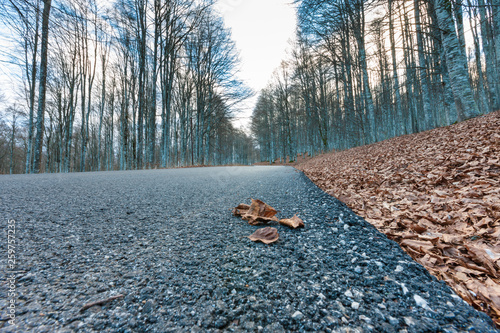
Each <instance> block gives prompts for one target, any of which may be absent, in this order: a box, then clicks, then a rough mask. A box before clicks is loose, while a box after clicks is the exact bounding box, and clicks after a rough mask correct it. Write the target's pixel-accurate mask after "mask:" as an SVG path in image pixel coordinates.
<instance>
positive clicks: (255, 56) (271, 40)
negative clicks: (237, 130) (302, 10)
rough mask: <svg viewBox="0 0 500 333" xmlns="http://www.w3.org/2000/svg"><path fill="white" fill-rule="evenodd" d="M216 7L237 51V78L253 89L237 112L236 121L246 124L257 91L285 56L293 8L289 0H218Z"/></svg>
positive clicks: (291, 35) (291, 31)
mask: <svg viewBox="0 0 500 333" xmlns="http://www.w3.org/2000/svg"><path fill="white" fill-rule="evenodd" d="M217 8H218V10H219V11H220V12H221V14H222V15H223V17H224V21H225V24H226V27H228V28H230V29H231V31H232V38H233V40H234V41H235V43H236V47H237V48H238V50H239V52H240V60H241V65H240V72H239V74H238V75H239V78H240V79H241V80H243V82H245V84H246V85H247V86H248V87H250V88H251V89H252V90H254V91H255V93H256V95H255V96H254V97H253V98H251V99H249V100H247V101H246V103H245V104H244V105H241V106H240V109H241V112H240V113H239V114H238V115H237V117H238V118H237V119H236V122H235V123H236V125H237V126H240V127H241V126H244V127H246V126H248V125H249V121H250V118H249V117H250V116H251V114H252V111H253V108H254V106H255V104H256V102H257V96H258V93H259V92H260V90H261V89H263V88H265V87H266V85H267V84H268V82H269V81H270V79H271V77H272V74H273V72H274V70H275V69H276V68H278V67H279V65H280V63H281V60H283V59H286V58H287V53H286V52H287V50H289V49H290V47H289V41H291V40H293V39H294V37H295V28H296V25H297V24H296V16H295V9H294V6H293V4H292V0H219V2H218V4H217Z"/></svg>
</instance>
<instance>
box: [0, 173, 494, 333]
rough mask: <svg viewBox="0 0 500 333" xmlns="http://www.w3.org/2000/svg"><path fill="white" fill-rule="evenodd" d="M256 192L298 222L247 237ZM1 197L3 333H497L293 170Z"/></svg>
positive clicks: (25, 179) (4, 188)
mask: <svg viewBox="0 0 500 333" xmlns="http://www.w3.org/2000/svg"><path fill="white" fill-rule="evenodd" d="M250 198H257V199H261V200H263V201H264V202H266V203H268V204H269V205H271V206H272V207H274V208H276V209H277V210H279V211H280V212H279V213H278V216H279V217H280V218H285V217H291V216H293V215H294V214H295V213H297V214H298V216H299V217H301V218H302V219H303V220H304V222H305V224H306V227H305V228H304V229H298V230H291V229H288V228H287V227H284V226H279V225H276V226H275V227H276V228H277V229H278V232H279V235H280V239H279V241H278V242H277V243H274V244H272V245H264V244H262V243H254V242H252V241H250V240H249V239H248V238H246V236H248V235H250V234H252V233H253V232H254V231H255V230H256V229H257V228H259V227H254V226H250V225H249V224H248V223H246V222H245V221H243V220H242V219H240V218H237V217H234V216H232V214H231V209H232V208H233V207H235V206H236V205H238V204H239V203H250ZM0 200H1V205H0V212H1V218H2V229H3V230H2V233H3V239H2V241H1V252H2V253H3V257H2V260H1V264H2V266H1V268H2V272H3V273H4V277H5V276H7V272H8V268H7V267H6V265H7V260H6V259H7V236H6V235H7V222H8V220H10V219H14V220H15V221H16V223H15V224H16V237H17V243H16V245H17V247H18V249H17V250H18V252H17V253H16V256H17V267H16V269H17V270H19V271H22V272H20V273H17V274H16V282H15V284H16V293H17V295H16V298H15V300H16V319H15V321H16V326H12V325H10V324H9V323H8V322H7V319H8V318H7V317H6V315H7V312H6V309H7V306H8V305H9V298H8V284H7V282H6V278H2V285H1V290H0V306H1V308H2V313H1V317H0V327H1V328H0V332H30V331H31V332H72V331H77V332H217V331H228V332H232V331H234V332H252V331H255V332H273V333H274V332H288V331H300V332H305V331H318V332H321V331H324V332H332V331H333V332H369V331H373V332H464V331H474V332H497V330H496V329H495V328H494V327H493V324H492V321H491V319H490V318H489V317H487V316H486V315H485V314H483V313H480V312H478V311H476V310H474V309H473V308H472V307H470V306H469V305H467V304H466V303H465V302H464V301H462V299H460V298H459V297H458V296H456V295H455V294H454V292H453V291H452V290H451V289H450V288H449V287H448V286H447V285H446V284H444V283H443V282H438V281H437V280H436V279H435V278H434V277H432V276H431V275H430V274H429V273H428V272H427V271H426V270H425V269H424V268H423V267H422V266H421V265H419V264H417V263H416V262H414V261H413V260H412V259H411V258H410V257H409V256H408V255H407V254H406V253H405V252H403V251H402V250H401V249H400V248H399V246H398V245H397V244H396V243H395V242H393V241H391V240H389V239H387V237H386V236H384V235H383V234H381V233H379V232H378V231H377V230H376V229H375V228H374V227H373V226H371V225H370V224H368V223H367V222H365V221H364V220H363V219H362V218H360V217H358V216H356V215H355V214H354V213H352V212H351V211H350V210H349V209H348V208H347V207H346V206H345V205H344V204H342V203H341V202H339V201H337V200H336V199H334V198H332V197H330V196H329V195H327V194H325V193H324V192H322V191H321V190H320V189H318V188H317V187H316V186H315V185H314V184H312V183H311V182H310V181H309V180H308V179H307V178H306V177H305V176H304V175H303V174H302V173H300V172H298V171H296V170H295V169H293V168H290V167H265V166H259V167H222V168H199V169H176V170H152V171H130V172H111V173H75V174H57V175H49V174H43V175H31V176H27V175H19V176H1V177H0ZM120 294H121V295H124V297H123V298H120V299H116V300H113V301H110V302H108V303H105V304H102V305H96V306H93V307H91V308H89V309H87V310H85V311H80V310H81V309H82V307H83V306H84V305H86V304H88V303H91V302H95V301H100V300H104V299H107V298H109V297H112V296H116V295H120Z"/></svg>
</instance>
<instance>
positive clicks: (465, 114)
mask: <svg viewBox="0 0 500 333" xmlns="http://www.w3.org/2000/svg"><path fill="white" fill-rule="evenodd" d="M450 1H451V0H434V4H435V6H434V7H435V9H436V16H437V19H438V24H439V27H440V29H441V35H442V39H443V47H444V50H445V54H446V60H447V63H448V70H449V75H450V83H451V88H452V91H453V96H454V99H455V104H456V107H457V113H458V120H459V121H463V120H466V119H469V118H472V117H475V116H477V115H479V110H478V108H477V105H476V102H475V101H474V98H473V95H472V89H471V86H470V83H469V76H468V75H469V74H468V72H467V58H466V57H465V55H464V54H463V52H462V51H461V50H460V41H459V39H458V37H457V34H456V32H455V22H454V21H453V17H452V12H451V2H450Z"/></svg>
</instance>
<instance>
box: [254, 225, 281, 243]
mask: <svg viewBox="0 0 500 333" xmlns="http://www.w3.org/2000/svg"><path fill="white" fill-rule="evenodd" d="M248 238H250V240H251V241H254V242H262V243H264V244H271V243H274V242H276V241H277V240H278V239H279V234H278V230H277V229H276V228H272V227H265V228H261V229H258V230H257V231H255V232H254V233H253V234H251V235H250V236H248Z"/></svg>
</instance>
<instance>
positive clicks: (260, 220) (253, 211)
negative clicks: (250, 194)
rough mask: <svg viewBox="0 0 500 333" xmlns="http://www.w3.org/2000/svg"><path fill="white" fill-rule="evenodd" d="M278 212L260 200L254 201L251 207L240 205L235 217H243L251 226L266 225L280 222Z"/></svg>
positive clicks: (235, 210)
mask: <svg viewBox="0 0 500 333" xmlns="http://www.w3.org/2000/svg"><path fill="white" fill-rule="evenodd" d="M276 213H277V210H276V209H274V208H273V207H271V206H269V205H268V204H266V203H264V202H263V201H261V200H258V199H252V204H251V205H250V206H248V205H245V204H240V205H239V206H238V207H236V208H235V209H234V210H233V214H234V215H235V216H241V218H242V219H244V220H246V221H248V223H249V224H250V225H259V224H266V223H269V222H278V218H277V217H276V216H274V215H276Z"/></svg>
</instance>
